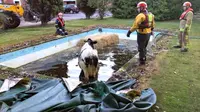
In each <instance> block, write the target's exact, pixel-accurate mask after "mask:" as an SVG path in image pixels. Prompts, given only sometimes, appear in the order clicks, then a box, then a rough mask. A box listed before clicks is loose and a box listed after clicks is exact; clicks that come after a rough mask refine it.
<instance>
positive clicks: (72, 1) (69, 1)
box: [63, 0, 76, 4]
mask: <svg viewBox="0 0 200 112" xmlns="http://www.w3.org/2000/svg"><path fill="white" fill-rule="evenodd" d="M63 2H64V4H76V0H63Z"/></svg>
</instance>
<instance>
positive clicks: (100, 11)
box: [99, 9, 105, 20]
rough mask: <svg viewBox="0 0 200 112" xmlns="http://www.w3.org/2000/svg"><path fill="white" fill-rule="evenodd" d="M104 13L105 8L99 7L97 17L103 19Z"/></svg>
mask: <svg viewBox="0 0 200 112" xmlns="http://www.w3.org/2000/svg"><path fill="white" fill-rule="evenodd" d="M104 14H105V10H104V9H99V17H100V19H101V20H103V17H104Z"/></svg>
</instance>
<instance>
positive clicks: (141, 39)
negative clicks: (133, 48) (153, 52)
mask: <svg viewBox="0 0 200 112" xmlns="http://www.w3.org/2000/svg"><path fill="white" fill-rule="evenodd" d="M150 36H151V34H140V33H137V44H138V52H139V61H140V64H145V61H146V54H147V45H148V42H149V39H150Z"/></svg>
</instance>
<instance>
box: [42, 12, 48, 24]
mask: <svg viewBox="0 0 200 112" xmlns="http://www.w3.org/2000/svg"><path fill="white" fill-rule="evenodd" d="M47 23H48V20H47V18H46V17H45V16H44V15H43V16H42V17H41V25H42V26H45V25H47Z"/></svg>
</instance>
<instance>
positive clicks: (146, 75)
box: [136, 37, 170, 90]
mask: <svg viewBox="0 0 200 112" xmlns="http://www.w3.org/2000/svg"><path fill="white" fill-rule="evenodd" d="M169 39H170V37H164V38H163V39H162V40H160V41H159V42H158V43H157V48H156V49H154V53H155V54H156V55H155V57H152V58H150V59H149V61H148V64H146V65H145V66H143V67H138V68H136V73H137V74H141V73H142V75H140V77H139V78H138V84H137V85H138V87H137V89H138V90H143V89H146V88H149V86H150V85H149V84H150V81H151V77H152V75H155V74H158V73H159V71H160V68H159V66H160V65H159V60H160V57H159V56H160V55H161V54H164V53H166V52H167V51H168V49H169V48H168V44H169Z"/></svg>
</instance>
